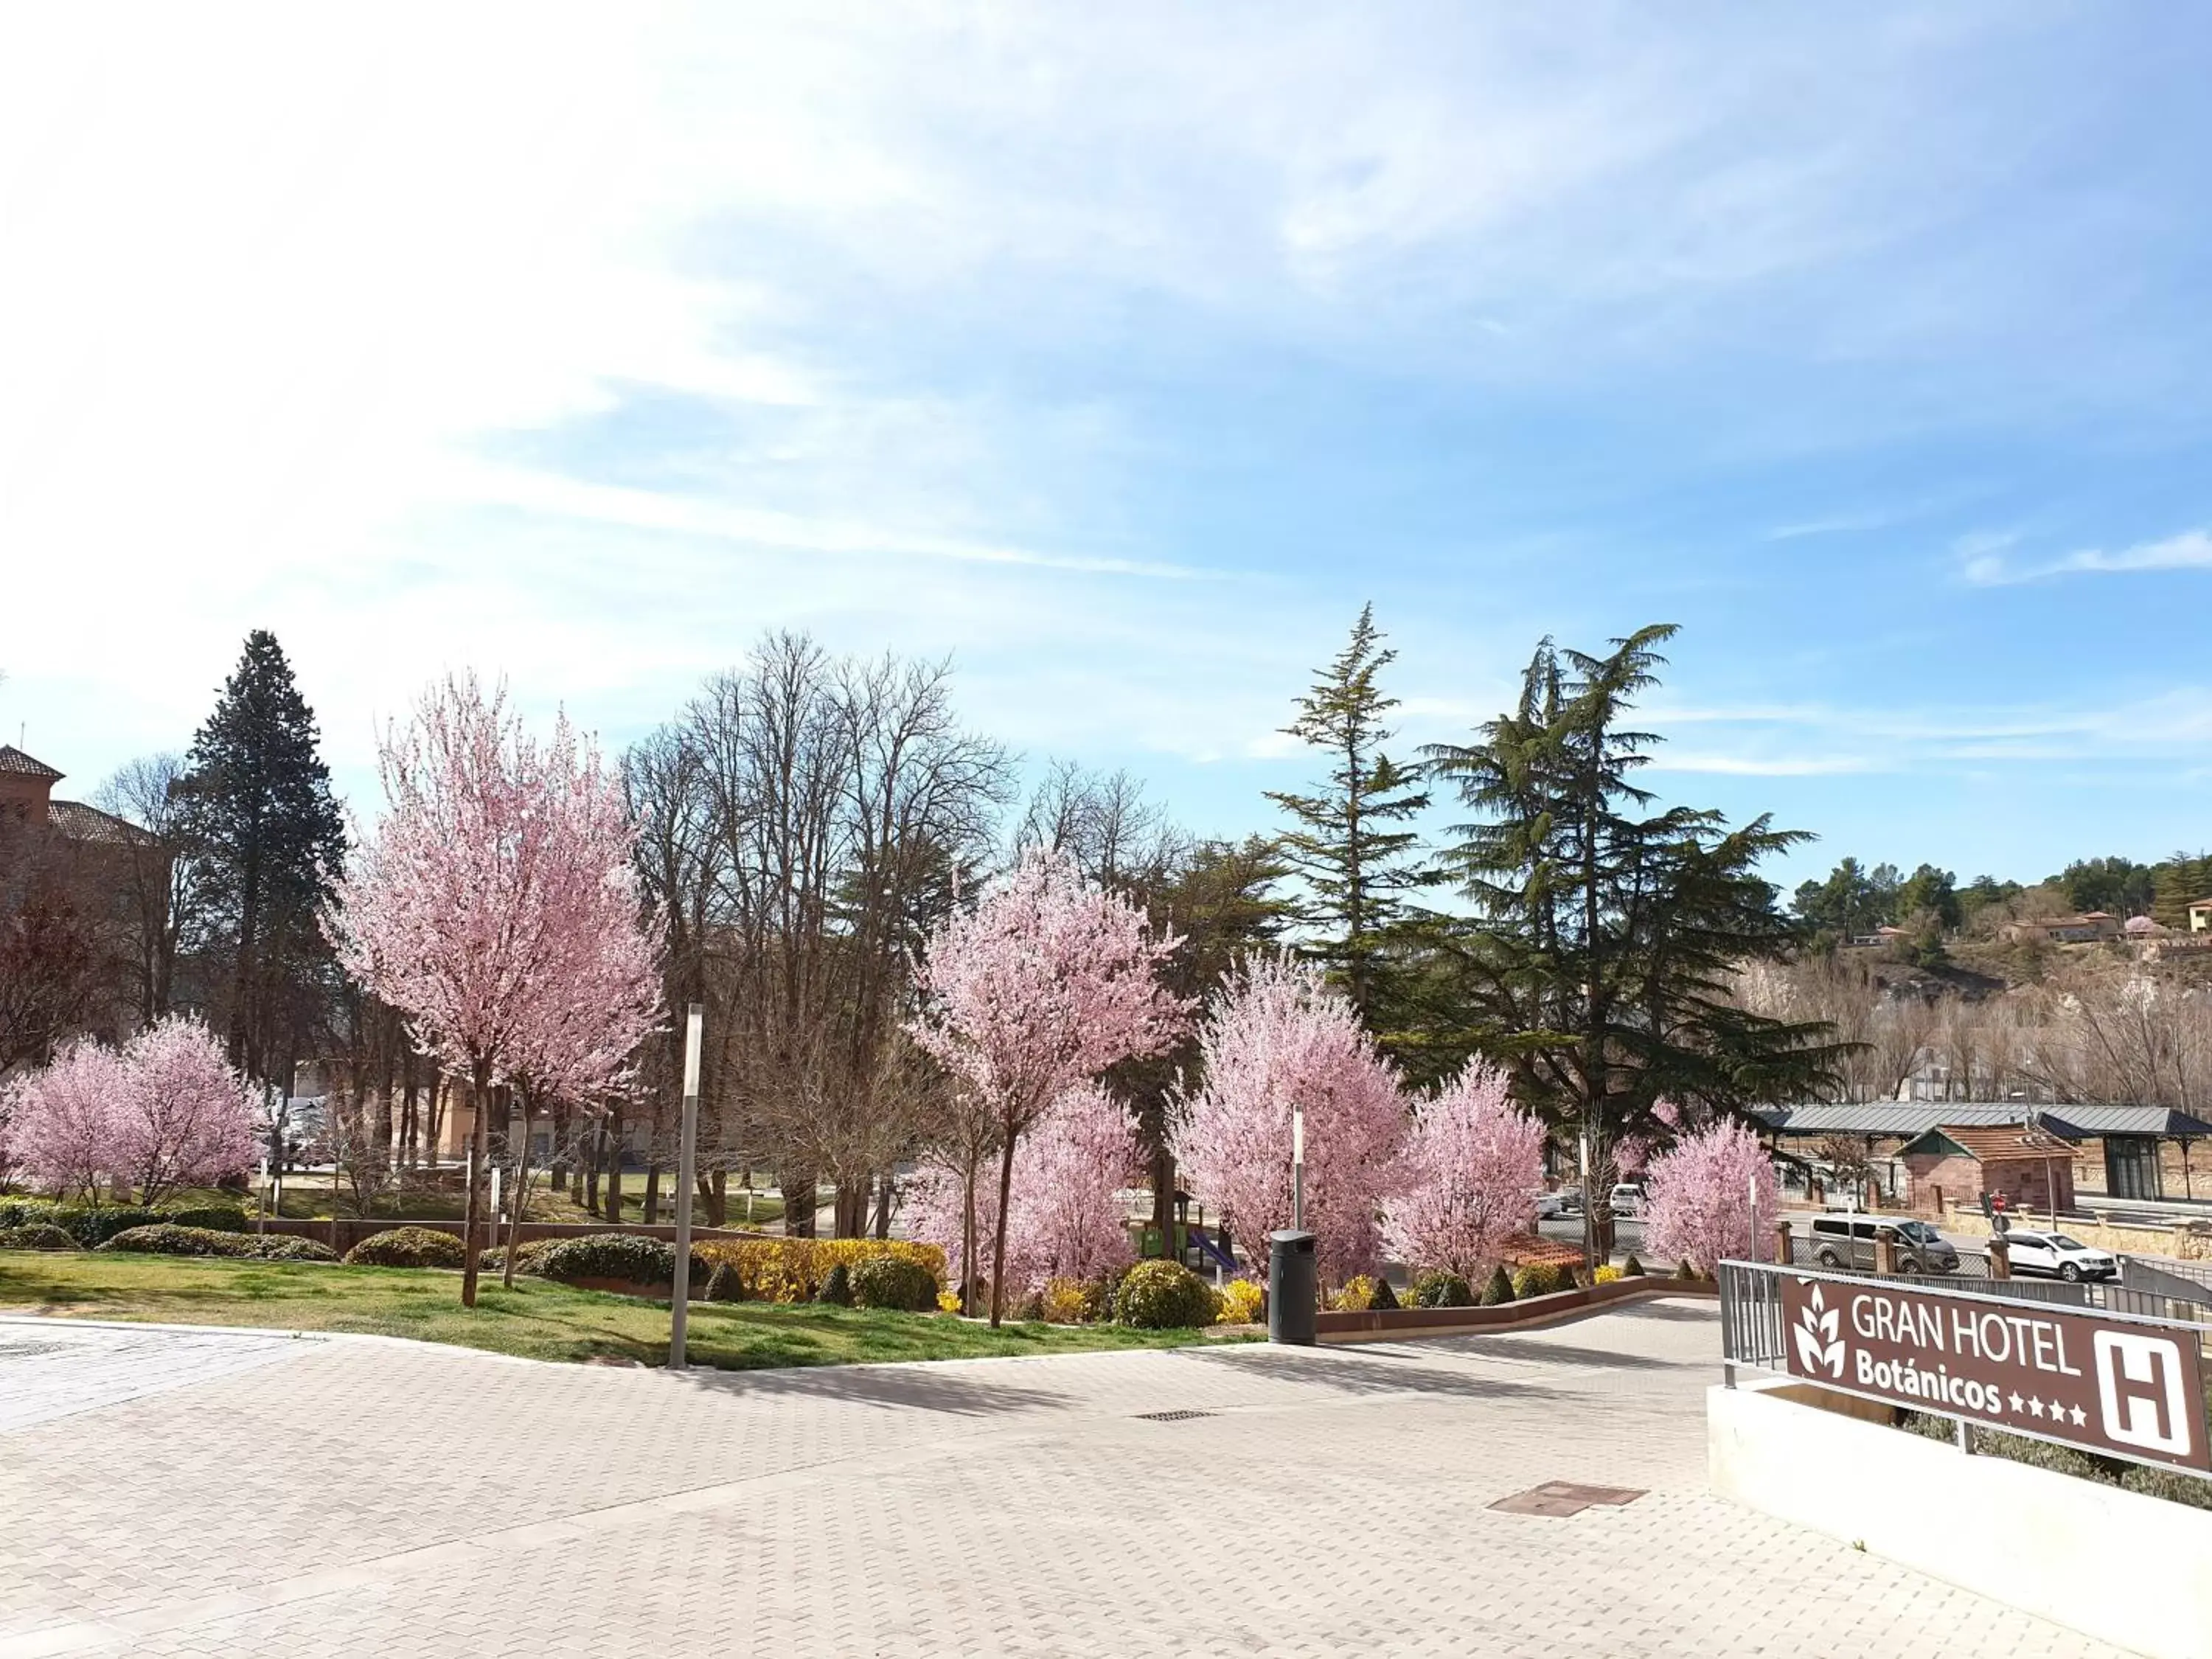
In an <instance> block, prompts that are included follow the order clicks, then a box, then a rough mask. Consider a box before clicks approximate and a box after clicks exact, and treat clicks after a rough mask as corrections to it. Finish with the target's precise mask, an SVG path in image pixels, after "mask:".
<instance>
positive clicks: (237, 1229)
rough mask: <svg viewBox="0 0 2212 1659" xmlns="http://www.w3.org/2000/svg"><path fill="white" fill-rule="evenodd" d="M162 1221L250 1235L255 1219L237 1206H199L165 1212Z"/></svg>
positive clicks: (162, 1214) (220, 1231) (162, 1213)
mask: <svg viewBox="0 0 2212 1659" xmlns="http://www.w3.org/2000/svg"><path fill="white" fill-rule="evenodd" d="M161 1219H162V1220H164V1221H173V1222H175V1223H176V1224H177V1225H179V1227H206V1228H209V1229H210V1230H212V1231H216V1232H219V1233H250V1232H252V1231H253V1218H252V1217H251V1216H249V1215H247V1214H246V1212H245V1211H243V1210H241V1209H240V1208H239V1207H238V1206H236V1205H235V1204H197V1205H191V1206H184V1207H181V1208H179V1209H174V1210H164V1211H163V1212H161Z"/></svg>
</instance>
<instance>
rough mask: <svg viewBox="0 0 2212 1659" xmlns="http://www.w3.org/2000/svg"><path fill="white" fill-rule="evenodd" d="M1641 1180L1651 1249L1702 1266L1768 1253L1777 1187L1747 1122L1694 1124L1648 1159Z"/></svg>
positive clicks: (1705, 1268)
mask: <svg viewBox="0 0 2212 1659" xmlns="http://www.w3.org/2000/svg"><path fill="white" fill-rule="evenodd" d="M1646 1180H1647V1182H1648V1183H1649V1185H1650V1194H1651V1196H1650V1202H1649V1203H1648V1204H1647V1205H1646V1206H1645V1208H1644V1239H1645V1241H1646V1243H1647V1244H1648V1246H1649V1248H1650V1250H1651V1253H1652V1254H1653V1255H1656V1256H1657V1257H1659V1258H1660V1259H1662V1260H1679V1261H1687V1262H1689V1264H1690V1265H1691V1266H1692V1267H1695V1268H1696V1269H1697V1270H1698V1271H1699V1273H1711V1272H1712V1270H1713V1267H1714V1264H1715V1263H1717V1262H1718V1261H1721V1260H1723V1258H1728V1257H1732V1258H1734V1259H1735V1260H1737V1261H1766V1260H1767V1259H1768V1257H1769V1255H1770V1254H1771V1241H1772V1239H1773V1236H1774V1218H1775V1216H1776V1215H1777V1214H1778V1212H1779V1206H1780V1201H1781V1194H1780V1191H1779V1189H1778V1187H1777V1185H1776V1182H1775V1179H1774V1164H1773V1162H1772V1160H1771V1159H1770V1158H1768V1156H1767V1154H1766V1149H1765V1147H1763V1146H1760V1145H1759V1137H1758V1135H1757V1134H1755V1133H1753V1131H1752V1129H1751V1128H1750V1127H1749V1126H1747V1125H1746V1124H1742V1123H1738V1122H1735V1121H1725V1122H1717V1123H1712V1124H1709V1125H1707V1126H1706V1127H1705V1128H1702V1129H1698V1130H1694V1131H1692V1133H1689V1134H1686V1135H1685V1136H1683V1137H1682V1139H1680V1140H1679V1141H1677V1142H1676V1143H1675V1145H1674V1150H1673V1151H1671V1152H1662V1153H1661V1154H1660V1155H1659V1156H1658V1157H1657V1158H1653V1159H1652V1160H1651V1163H1650V1167H1649V1170H1648V1172H1647V1175H1646ZM1754 1194H1755V1196H1754Z"/></svg>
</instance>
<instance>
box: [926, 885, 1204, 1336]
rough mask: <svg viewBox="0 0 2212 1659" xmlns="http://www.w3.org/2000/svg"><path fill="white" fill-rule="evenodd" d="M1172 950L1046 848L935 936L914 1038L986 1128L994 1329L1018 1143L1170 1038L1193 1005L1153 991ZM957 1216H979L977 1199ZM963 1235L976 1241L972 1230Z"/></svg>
mask: <svg viewBox="0 0 2212 1659" xmlns="http://www.w3.org/2000/svg"><path fill="white" fill-rule="evenodd" d="M1177 942H1178V941H1177V940H1176V939H1175V938H1174V937H1173V936H1171V935H1170V936H1167V937H1164V938H1158V939H1156V938H1154V937H1153V936H1152V933H1151V931H1150V929H1149V927H1147V925H1146V921H1145V915H1144V912H1143V911H1142V910H1140V909H1139V908H1137V907H1136V906H1135V905H1133V904H1132V903H1130V902H1128V901H1127V899H1125V898H1123V897H1121V896H1119V895H1116V894H1112V893H1108V892H1105V891H1103V890H1101V889H1100V888H1098V887H1097V886H1096V885H1095V884H1092V883H1091V882H1090V881H1088V880H1086V879H1085V878H1084V876H1083V875H1082V873H1081V872H1079V870H1078V869H1077V868H1076V866H1075V864H1074V862H1073V860H1070V859H1068V858H1066V856H1065V855H1063V854H1059V853H1056V852H1043V851H1038V852H1030V853H1028V854H1024V856H1023V858H1022V860H1021V861H1020V863H1019V864H1018V865H1017V866H1015V867H1014V869H1013V871H1012V872H1011V873H1010V874H1008V875H1007V876H1006V878H1004V879H1003V880H1001V881H1000V882H998V883H996V884H994V885H993V886H992V887H991V888H990V890H988V891H987V892H986V893H985V894H984V896H983V898H982V901H981V902H980V903H979V904H977V905H976V907H975V909H973V910H972V911H968V912H964V913H963V914H961V915H955V916H953V917H951V919H949V920H948V921H945V924H944V925H943V926H942V927H939V929H938V930H937V932H936V933H934V934H933V936H932V937H931V939H930V941H929V946H928V950H927V955H926V956H925V957H924V959H923V961H922V963H921V967H920V969H919V971H918V972H917V974H916V976H915V977H916V981H917V985H918V987H919V989H920V991H921V995H922V999H923V1003H922V1012H921V1018H919V1019H918V1020H916V1021H915V1024H914V1025H913V1027H912V1030H913V1032H914V1036H915V1042H918V1043H920V1044H921V1047H922V1048H924V1049H925V1050H927V1052H928V1053H929V1054H932V1055H933V1056H934V1057H935V1058H936V1059H937V1060H938V1061H939V1064H941V1065H942V1066H945V1069H946V1070H947V1071H948V1072H950V1073H952V1074H953V1077H954V1079H956V1081H957V1086H958V1087H959V1088H960V1089H961V1090H963V1091H964V1092H965V1094H966V1095H967V1097H969V1099H970V1100H971V1101H972V1102H973V1103H974V1104H975V1108H976V1109H978V1111H979V1112H980V1113H981V1114H982V1115H983V1116H984V1117H985V1118H986V1119H987V1121H988V1122H989V1124H990V1126H991V1128H992V1132H993V1138H994V1142H995V1146H996V1150H997V1152H998V1158H999V1194H998V1205H997V1213H996V1215H995V1216H994V1218H993V1225H992V1229H991V1231H992V1247H991V1253H990V1254H991V1322H992V1324H993V1325H994V1326H995V1325H997V1324H998V1323H999V1322H1000V1318H1001V1317H1002V1316H1003V1314H1004V1311H1005V1305H1006V1304H1005V1274H1006V1230H1007V1223H1008V1219H1009V1216H1010V1212H1011V1211H1012V1192H1013V1182H1014V1160H1015V1158H1016V1155H1017V1153H1018V1149H1019V1146H1020V1144H1021V1141H1022V1139H1023V1137H1024V1136H1025V1135H1027V1134H1028V1133H1030V1131H1031V1130H1032V1129H1034V1128H1035V1127H1036V1124H1037V1121H1038V1120H1039V1119H1040V1118H1042V1116H1043V1115H1045V1113H1046V1111H1047V1110H1048V1109H1049V1108H1050V1107H1051V1106H1052V1104H1053V1103H1054V1102H1055V1101H1057V1100H1058V1099H1059V1098H1060V1097H1061V1096H1062V1095H1064V1094H1066V1092H1067V1091H1070V1090H1071V1089H1073V1088H1074V1087H1076V1086H1077V1085H1079V1084H1083V1083H1086V1082H1089V1081H1091V1079H1095V1078H1096V1077H1097V1076H1098V1074H1099V1073H1102V1072H1103V1071H1105V1070H1106V1068H1107V1067H1108V1066H1112V1065H1115V1063H1116V1062H1118V1061H1121V1060H1127V1059H1132V1058H1134V1057H1137V1056H1141V1055H1147V1054H1158V1053H1159V1052H1160V1051H1161V1050H1162V1049H1164V1048H1166V1047H1168V1045H1169V1044H1170V1043H1171V1042H1174V1041H1175V1039H1176V1036H1177V1035H1178V1034H1179V1033H1180V1032H1181V1031H1182V1029H1183V1024H1184V1020H1185V1018H1186V1015H1187V1009H1186V1006H1185V1005H1184V1004H1183V1003H1182V1001H1181V1000H1179V999H1177V998H1175V997H1172V996H1170V995H1169V994H1167V993H1166V992H1165V991H1164V989H1162V988H1161V986H1160V984H1159V981H1158V968H1159V964H1160V963H1161V962H1162V961H1163V960H1164V958H1166V957H1168V956H1170V954H1171V953H1172V952H1173V951H1174V950H1175V948H1176V944H1177ZM968 1184H969V1186H970V1187H971V1188H972V1186H973V1184H974V1183H973V1182H972V1181H971V1182H969V1183H968ZM963 1208H965V1209H972V1208H973V1199H972V1197H971V1198H969V1200H966V1202H965V1203H964V1204H963ZM963 1236H964V1237H975V1233H974V1229H973V1227H972V1226H963ZM970 1259H972V1253H971V1255H970Z"/></svg>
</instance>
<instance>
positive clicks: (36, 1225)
mask: <svg viewBox="0 0 2212 1659" xmlns="http://www.w3.org/2000/svg"><path fill="white" fill-rule="evenodd" d="M73 1249H76V1240H75V1239H74V1238H71V1237H70V1236H69V1235H68V1234H67V1233H65V1232H64V1231H62V1230H61V1229H60V1228H59V1227H57V1226H55V1225H54V1224H53V1223H52V1222H51V1221H33V1222H28V1223H26V1224H25V1225H21V1226H20V1227H0V1250H73Z"/></svg>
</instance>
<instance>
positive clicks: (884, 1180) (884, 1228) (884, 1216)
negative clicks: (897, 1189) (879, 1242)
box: [875, 1174, 892, 1238]
mask: <svg viewBox="0 0 2212 1659" xmlns="http://www.w3.org/2000/svg"><path fill="white" fill-rule="evenodd" d="M891 1197H892V1193H891V1178H890V1176H889V1175H888V1174H884V1175H879V1176H877V1177H876V1227H875V1233H876V1237H878V1238H889V1237H890V1236H891Z"/></svg>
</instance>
